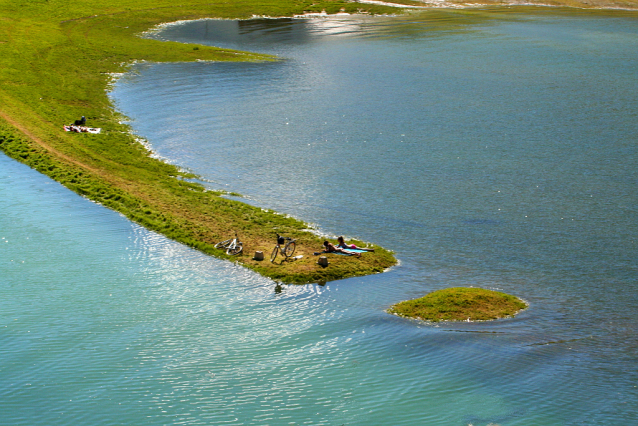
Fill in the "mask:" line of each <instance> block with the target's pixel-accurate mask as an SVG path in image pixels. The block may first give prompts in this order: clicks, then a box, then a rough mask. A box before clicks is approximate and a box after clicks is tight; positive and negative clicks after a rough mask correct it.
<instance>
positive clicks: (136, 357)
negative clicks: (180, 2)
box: [0, 12, 638, 425]
mask: <svg viewBox="0 0 638 426" xmlns="http://www.w3.org/2000/svg"><path fill="white" fill-rule="evenodd" d="M431 16H432V15H431ZM433 16H435V18H434V19H433V18H428V19H422V18H419V17H418V16H416V15H413V16H411V17H409V18H407V19H404V18H393V19H390V20H387V19H371V18H363V19H361V20H360V19H355V20H353V19H351V18H348V19H344V20H342V21H341V22H338V21H334V20H322V21H302V20H277V21H272V20H268V21H264V20H257V21H246V22H242V23H236V22H231V21H224V22H221V23H220V22H216V21H201V22H196V23H193V24H190V25H189V26H183V27H169V28H167V29H166V30H165V32H164V33H162V34H161V35H160V36H161V37H166V38H171V39H176V40H180V41H191V42H192V41H195V40H196V41H197V42H204V43H210V44H218V45H226V46H229V47H239V48H243V49H248V50H260V51H268V52H273V53H277V54H279V55H281V56H284V57H286V58H287V59H286V60H285V61H281V62H277V63H269V64H203V63H198V64H170V65H143V66H141V67H138V68H137V70H138V72H139V74H137V75H130V76H128V77H126V78H125V79H123V80H121V81H120V82H119V83H118V86H117V87H116V89H115V91H114V93H113V96H114V98H115V100H116V102H117V104H118V106H119V108H121V109H122V110H123V112H124V113H126V114H127V115H129V116H131V117H133V118H134V120H135V121H134V122H133V127H134V129H135V131H136V132H138V133H139V134H141V135H143V136H145V137H147V138H149V140H150V142H151V144H152V146H153V148H154V149H155V150H156V151H157V153H158V155H160V156H163V157H165V158H168V159H170V161H174V162H176V163H177V164H180V165H183V166H186V167H190V168H192V169H193V170H195V171H196V172H197V173H200V174H202V176H203V177H204V178H206V179H208V180H210V181H212V182H213V183H212V185H213V186H215V187H218V188H219V187H224V188H226V189H230V190H233V191H238V192H241V193H243V194H245V195H246V196H248V197H249V198H250V200H251V202H254V203H256V204H257V205H261V206H265V207H269V208H276V209H277V210H280V211H282V212H286V213H291V214H293V215H295V216H297V217H300V218H302V219H304V220H307V221H311V222H314V223H318V224H320V226H321V229H322V230H324V231H326V232H345V233H347V234H349V235H356V236H358V237H360V238H363V239H365V240H369V241H374V242H376V243H381V244H382V245H384V246H387V247H389V248H392V249H394V250H396V251H397V255H398V257H399V258H400V259H401V262H402V263H401V266H400V267H397V268H395V269H393V270H392V271H390V272H388V273H385V274H381V275H376V276H371V277H365V278H355V279H349V280H343V281H339V282H334V283H328V284H327V285H325V286H317V285H310V286H283V287H281V288H276V287H275V283H273V282H271V281H270V280H267V279H265V278H263V277H260V276H258V275H256V274H253V273H251V272H249V271H246V270H244V269H242V268H238V267H236V266H234V265H232V264H230V263H227V262H222V261H218V260H216V259H211V258H208V257H206V256H203V255H201V254H199V253H197V252H194V251H192V250H190V249H188V248H185V247H183V246H181V245H178V244H175V243H173V242H171V241H168V240H166V239H164V238H162V237H160V236H157V235H155V234H152V233H149V232H147V231H146V230H144V229H142V228H139V227H137V226H135V225H131V224H130V223H129V222H128V221H126V220H125V219H124V218H122V217H120V216H119V215H117V214H116V213H113V212H110V211H106V210H104V209H102V208H101V207H99V206H97V205H94V204H92V203H89V202H87V201H85V200H82V199H81V198H79V197H77V196H75V195H74V194H71V193H69V192H68V191H66V190H64V189H62V188H60V187H59V186H58V185H57V184H55V183H52V182H50V181H48V180H47V179H45V178H44V177H42V176H39V175H37V174H36V173H35V172H33V171H30V170H28V169H26V168H25V167H23V166H21V165H18V164H17V163H14V162H12V161H10V160H8V159H6V157H0V208H1V209H2V211H3V214H2V215H1V216H0V230H1V231H2V235H0V238H2V240H0V258H1V259H2V262H3V263H2V266H1V267H0V276H1V277H2V280H1V281H2V282H1V283H0V292H1V294H0V306H1V308H2V309H1V311H0V319H1V321H2V322H1V323H0V413H2V414H1V416H0V418H2V422H4V423H7V424H34V423H36V424H37V423H42V424H69V423H105V424H111V423H125V424H146V423H151V424H155V423H157V424H160V423H161V424H166V423H175V424H215V425H217V424H220V425H221V424H233V425H238V424H253V425H263V424H272V425H279V424H317V425H338V424H379V425H385V424H427V425H436V424H440V425H450V424H458V425H466V424H473V425H488V424H499V425H518V424H520V425H529V424H538V425H548V424H565V425H568V424H619V425H620V424H623V425H624V424H631V423H632V421H635V420H636V405H637V404H636V403H637V401H638V398H637V396H638V395H637V391H636V387H635V383H636V374H635V363H636V353H637V351H636V350H637V345H636V338H635V331H636V322H635V319H634V318H633V316H634V315H633V314H634V311H635V309H633V307H634V306H635V304H636V291H635V290H636V257H635V248H636V247H635V241H636V234H637V232H638V231H637V229H636V225H635V218H636V215H635V205H636V194H635V183H636V174H635V173H636V172H635V170H636V167H635V166H636V164H635V161H636V152H635V140H636V138H635V137H636V135H638V129H637V127H636V120H635V117H634V116H633V115H632V114H633V113H632V111H635V109H636V108H635V107H636V106H637V105H636V99H637V98H638V97H637V96H636V95H637V93H636V87H635V83H634V82H635V70H636V69H637V68H636V65H637V64H636V60H637V58H636V56H635V52H636V51H637V50H636V49H635V47H637V46H636V44H637V43H638V41H637V39H636V35H637V32H636V26H635V22H636V21H635V18H633V17H625V18H616V17H613V16H612V17H606V19H600V18H598V17H596V16H590V15H588V14H584V15H583V16H579V17H575V16H574V15H569V14H566V15H561V14H544V15H526V16H512V15H509V14H503V13H496V14H491V13H490V12H474V13H461V14H460V15H459V14H456V15H455V14H450V13H440V14H438V15H433ZM594 35H595V36H594ZM22 262H24V263H22ZM454 285H464V286H469V285H475V286H482V287H487V288H495V289H501V290H505V291H507V292H510V293H514V294H516V295H519V296H521V297H523V298H525V299H526V300H528V301H529V302H530V303H531V308H530V309H529V310H528V311H526V312H524V313H523V314H521V315H520V316H518V317H517V318H515V319H512V320H507V321H498V322H494V323H489V324H467V323H464V324H455V325H451V324H442V325H438V326H432V325H424V324H420V323H414V322H410V321H406V320H403V319H400V318H396V317H393V316H390V315H387V314H385V313H384V309H386V308H387V307H388V306H389V305H390V304H392V303H394V302H396V301H399V300H404V299H407V298H411V297H417V296H421V295H422V294H424V293H425V292H428V291H431V290H434V289H437V288H441V287H448V286H454Z"/></svg>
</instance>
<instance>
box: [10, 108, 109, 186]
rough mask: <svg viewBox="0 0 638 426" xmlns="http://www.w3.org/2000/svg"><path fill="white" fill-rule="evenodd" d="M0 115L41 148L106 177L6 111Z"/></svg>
mask: <svg viewBox="0 0 638 426" xmlns="http://www.w3.org/2000/svg"><path fill="white" fill-rule="evenodd" d="M0 117H1V118H2V119H4V120H5V121H6V122H7V123H9V124H10V125H12V126H13V127H15V128H16V129H18V130H19V131H20V132H21V133H22V134H24V135H25V136H26V137H27V138H29V139H30V140H31V141H33V142H35V143H36V144H37V145H39V146H40V147H41V148H44V149H45V150H47V151H48V152H49V153H51V154H53V155H54V156H55V157H57V158H59V159H61V160H63V161H65V162H67V163H70V164H73V165H75V166H78V167H80V168H82V169H85V170H88V171H90V172H91V173H95V174H96V175H98V176H100V177H102V178H106V175H105V174H104V173H103V172H102V171H101V170H98V169H95V168H93V167H91V166H88V165H86V164H84V163H81V162H79V161H77V160H76V159H74V158H71V157H69V156H68V155H66V154H64V153H62V152H60V151H58V150H57V149H55V148H53V147H52V146H51V145H49V144H47V143H46V142H45V141H44V140H42V139H41V138H39V137H37V136H36V135H34V134H33V133H31V131H30V130H29V129H27V128H26V127H25V126H23V125H22V124H21V123H20V122H18V121H16V120H14V119H13V118H12V117H11V116H9V115H7V114H6V113H5V112H4V111H2V110H0Z"/></svg>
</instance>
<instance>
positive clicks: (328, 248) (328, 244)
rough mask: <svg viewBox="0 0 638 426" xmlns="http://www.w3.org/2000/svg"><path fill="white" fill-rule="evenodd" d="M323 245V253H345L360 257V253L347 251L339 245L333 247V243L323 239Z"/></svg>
mask: <svg viewBox="0 0 638 426" xmlns="http://www.w3.org/2000/svg"><path fill="white" fill-rule="evenodd" d="M323 246H324V247H325V248H324V249H323V253H343V254H346V255H348V256H357V257H361V253H353V252H351V251H348V250H346V249H343V248H340V247H335V245H334V244H332V243H331V242H329V241H324V242H323Z"/></svg>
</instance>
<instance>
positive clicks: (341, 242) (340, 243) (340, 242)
mask: <svg viewBox="0 0 638 426" xmlns="http://www.w3.org/2000/svg"><path fill="white" fill-rule="evenodd" d="M337 242H338V244H337V248H342V249H346V250H347V249H357V250H364V251H374V249H373V248H367V247H357V246H356V245H355V244H350V245H347V244H346V242H345V240H344V239H343V235H341V236H339V238H337Z"/></svg>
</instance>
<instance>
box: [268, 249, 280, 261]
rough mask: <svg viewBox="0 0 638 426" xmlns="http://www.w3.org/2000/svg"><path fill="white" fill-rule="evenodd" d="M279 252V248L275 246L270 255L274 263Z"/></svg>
mask: <svg viewBox="0 0 638 426" xmlns="http://www.w3.org/2000/svg"><path fill="white" fill-rule="evenodd" d="M278 251H279V246H275V248H274V249H272V253H271V254H270V261H271V262H274V261H275V258H276V257H277V252H278Z"/></svg>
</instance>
